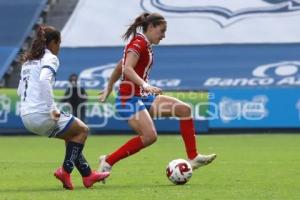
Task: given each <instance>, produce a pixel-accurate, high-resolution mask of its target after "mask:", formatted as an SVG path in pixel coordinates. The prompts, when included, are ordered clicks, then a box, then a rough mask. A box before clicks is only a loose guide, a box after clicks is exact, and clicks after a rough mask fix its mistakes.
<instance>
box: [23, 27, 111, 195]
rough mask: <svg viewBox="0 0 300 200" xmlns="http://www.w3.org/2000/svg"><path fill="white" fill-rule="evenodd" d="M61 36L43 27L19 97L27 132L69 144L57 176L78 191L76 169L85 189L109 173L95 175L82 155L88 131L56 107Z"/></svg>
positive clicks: (26, 65)
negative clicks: (54, 87)
mask: <svg viewBox="0 0 300 200" xmlns="http://www.w3.org/2000/svg"><path fill="white" fill-rule="evenodd" d="M60 42H61V37H60V32H59V31H57V30H55V29H54V28H53V27H50V26H41V27H39V30H38V31H37V35H36V38H35V40H34V42H33V44H32V47H31V49H30V50H29V51H28V52H27V53H26V54H25V56H24V63H23V65H22V70H21V80H20V83H19V87H18V95H19V96H20V97H21V118H22V121H23V123H24V126H25V127H26V129H27V130H29V131H31V132H33V133H35V134H38V135H43V136H48V137H49V138H51V137H55V138H59V139H63V140H65V143H66V154H65V159H64V162H63V165H62V167H59V168H58V169H57V170H56V171H55V173H54V175H55V177H56V178H57V179H59V180H60V181H61V182H62V183H63V187H64V188H66V189H69V190H72V189H73V188H74V186H73V184H72V181H71V177H70V174H71V172H72V170H73V168H74V166H76V168H77V169H78V171H79V172H80V174H81V175H82V181H83V184H84V186H85V187H87V188H89V187H91V186H92V185H93V184H94V183H95V182H98V181H101V180H104V179H105V178H106V177H107V176H109V173H99V172H95V171H92V170H91V168H90V167H89V164H88V162H87V161H86V159H85V157H84V156H83V154H82V150H83V147H84V143H85V141H86V139H87V136H88V131H89V129H88V127H87V126H86V125H85V124H84V123H83V122H82V121H81V120H80V119H78V118H76V117H74V116H72V115H71V114H67V113H64V112H60V111H59V110H58V109H57V108H56V105H55V102H54V98H53V92H52V84H53V83H54V81H55V75H56V73H57V69H58V66H59V60H58V58H57V55H58V52H59V49H60Z"/></svg>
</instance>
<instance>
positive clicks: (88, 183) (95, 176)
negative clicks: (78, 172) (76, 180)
mask: <svg viewBox="0 0 300 200" xmlns="http://www.w3.org/2000/svg"><path fill="white" fill-rule="evenodd" d="M109 175H110V172H96V171H94V172H92V173H91V174H90V175H89V176H86V177H82V182H83V185H84V186H85V187H86V188H89V187H92V186H93V185H94V183H96V182H99V181H103V180H104V179H106V178H107V177H108V176H109Z"/></svg>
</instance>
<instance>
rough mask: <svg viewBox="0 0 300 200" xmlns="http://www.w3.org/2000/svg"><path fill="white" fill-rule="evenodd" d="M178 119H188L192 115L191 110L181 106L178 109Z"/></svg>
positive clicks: (185, 105)
mask: <svg viewBox="0 0 300 200" xmlns="http://www.w3.org/2000/svg"><path fill="white" fill-rule="evenodd" d="M178 114H179V117H190V116H191V114H192V108H191V106H190V105H188V104H181V105H180V108H179V113H178Z"/></svg>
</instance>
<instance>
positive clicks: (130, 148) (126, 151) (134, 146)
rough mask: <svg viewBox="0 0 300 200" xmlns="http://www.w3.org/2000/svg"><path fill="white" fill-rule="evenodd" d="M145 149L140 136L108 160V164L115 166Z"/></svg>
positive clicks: (111, 155)
mask: <svg viewBox="0 0 300 200" xmlns="http://www.w3.org/2000/svg"><path fill="white" fill-rule="evenodd" d="M142 148H144V144H143V142H142V140H141V138H140V137H139V136H137V137H134V138H132V139H131V140H129V141H128V142H127V143H126V144H124V145H123V146H121V147H120V148H119V149H118V150H116V151H115V152H113V153H112V154H110V155H109V156H108V157H107V158H106V162H107V163H108V164H110V165H111V166H113V165H114V164H115V163H116V162H118V161H119V160H121V159H123V158H126V157H128V156H131V155H133V154H135V153H136V152H138V151H139V150H141V149H142Z"/></svg>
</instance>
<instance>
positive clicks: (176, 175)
mask: <svg viewBox="0 0 300 200" xmlns="http://www.w3.org/2000/svg"><path fill="white" fill-rule="evenodd" d="M166 174H167V177H168V179H169V180H170V181H171V182H172V183H174V184H176V185H183V184H186V183H187V182H188V181H189V180H190V178H191V177H192V174H193V169H192V166H191V164H190V163H189V162H188V161H186V160H184V159H176V160H172V161H171V162H170V163H169V164H168V166H167V169H166Z"/></svg>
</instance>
